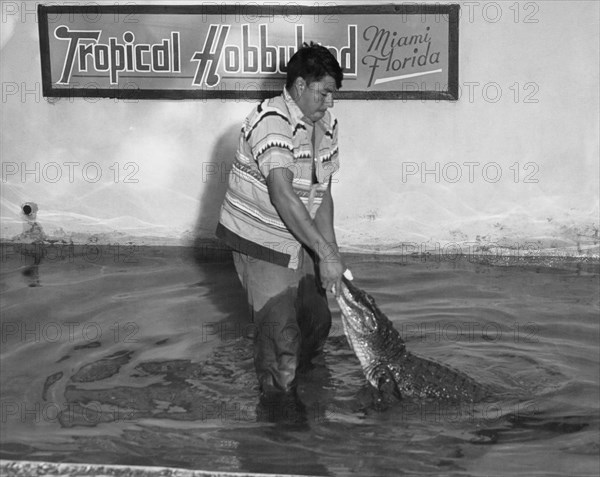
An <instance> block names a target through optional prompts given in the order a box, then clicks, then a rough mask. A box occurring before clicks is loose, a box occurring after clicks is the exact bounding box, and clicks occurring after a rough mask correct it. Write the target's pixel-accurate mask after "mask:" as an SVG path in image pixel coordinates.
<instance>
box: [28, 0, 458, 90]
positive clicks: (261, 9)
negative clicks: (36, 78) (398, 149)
mask: <svg viewBox="0 0 600 477" xmlns="http://www.w3.org/2000/svg"><path fill="white" fill-rule="evenodd" d="M240 7H243V8H244V13H245V14H248V15H255V16H257V17H259V16H273V15H275V16H278V15H284V14H285V12H284V8H285V6H281V5H258V4H248V5H241V6H240V4H221V5H217V4H211V5H138V4H123V5H86V6H81V5H42V4H39V5H38V27H39V39H40V55H41V73H42V93H43V95H44V96H46V97H54V98H65V97H66V98H74V97H83V98H114V99H127V100H132V99H151V100H157V99H167V100H182V99H202V100H206V99H223V100H243V99H250V100H260V99H265V98H268V97H272V96H274V95H275V94H277V93H275V94H274V91H273V90H271V89H264V90H248V91H239V90H231V89H230V90H227V89H221V90H206V89H194V88H189V89H150V88H148V89H145V88H144V89H141V88H119V87H117V88H98V87H70V88H67V87H55V86H54V85H53V83H52V76H51V75H52V70H51V52H50V37H49V16H50V15H62V14H66V15H71V16H73V15H77V14H85V15H94V14H95V15H98V14H102V15H136V14H151V15H161V14H168V15H221V16H223V15H236V14H238V15H239V9H240ZM295 7H296V8H297V10H298V11H299V12H301V13H302V15H312V16H323V17H325V16H328V15H329V16H331V15H368V14H384V15H422V16H425V15H436V16H440V15H448V21H447V23H448V38H447V47H448V51H447V54H448V68H447V75H446V79H447V82H446V83H445V84H444V86H446V88H444V89H439V90H438V89H437V88H436V89H431V90H394V91H376V90H371V91H368V90H346V89H345V88H344V87H342V88H341V89H340V90H339V91H337V92H336V94H335V97H336V99H351V100H400V99H401V100H435V101H457V100H458V98H459V81H458V75H459V33H458V30H459V28H458V27H459V12H460V6H459V5H458V4H386V5H345V6H303V5H295Z"/></svg>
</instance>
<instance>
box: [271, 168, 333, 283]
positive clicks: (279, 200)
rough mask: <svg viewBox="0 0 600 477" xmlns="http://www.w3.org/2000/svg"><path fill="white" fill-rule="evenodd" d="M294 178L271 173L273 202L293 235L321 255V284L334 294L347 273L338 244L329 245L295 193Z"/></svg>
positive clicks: (278, 171) (287, 172)
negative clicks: (333, 290) (340, 280)
mask: <svg viewBox="0 0 600 477" xmlns="http://www.w3.org/2000/svg"><path fill="white" fill-rule="evenodd" d="M293 178H294V176H293V173H292V171H291V170H290V169H287V168H285V167H277V168H274V169H271V171H270V172H269V175H268V176H267V186H268V188H269V195H270V197H271V202H272V203H273V206H274V207H275V210H277V212H278V213H279V216H280V217H281V219H282V220H283V223H284V224H285V225H286V227H287V228H288V229H289V230H290V232H291V233H292V234H293V235H294V236H295V237H296V238H297V239H298V240H299V241H300V242H302V243H303V244H304V245H306V246H307V247H309V248H310V249H311V250H313V251H314V252H315V253H316V254H317V256H318V257H319V271H320V274H321V282H322V284H323V287H324V288H325V289H326V290H331V289H332V286H333V285H335V284H336V283H337V282H338V281H339V279H340V277H341V275H342V274H343V273H344V270H343V265H342V260H341V257H340V255H339V252H338V251H337V247H335V244H332V243H328V242H327V240H326V238H325V237H324V236H323V235H322V234H321V232H320V231H319V229H318V228H317V226H316V225H315V223H314V221H313V220H312V219H311V218H310V215H309V213H308V210H307V209H306V207H305V206H304V204H303V203H302V201H301V200H300V199H299V198H298V196H297V195H296V193H295V192H294V189H293V187H292V180H293ZM338 288H339V287H336V290H335V291H336V293H337V292H339V290H338Z"/></svg>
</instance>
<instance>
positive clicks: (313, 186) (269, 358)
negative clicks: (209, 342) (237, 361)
mask: <svg viewBox="0 0 600 477" xmlns="http://www.w3.org/2000/svg"><path fill="white" fill-rule="evenodd" d="M342 79H343V73H342V69H341V68H340V65H339V64H338V62H337V60H336V58H335V57H334V56H333V55H332V54H331V53H330V52H329V50H327V49H326V48H325V47H322V46H320V45H317V44H313V43H311V44H310V45H307V44H304V46H303V47H302V48H300V49H299V50H298V51H297V52H296V53H295V54H294V56H293V57H292V58H291V59H290V61H289V63H288V66H287V80H286V86H285V88H284V90H283V94H281V95H280V96H277V97H275V98H271V99H267V100H265V101H263V102H261V103H260V104H259V105H258V106H257V107H256V108H255V109H254V111H252V113H251V114H250V115H249V116H248V117H247V118H246V120H245V122H244V125H243V127H242V132H241V135H240V139H239V146H238V149H237V152H236V157H235V161H234V164H233V168H232V171H231V173H230V177H229V184H228V189H227V193H226V196H225V200H224V202H223V205H222V208H221V215H220V219H219V225H218V228H217V236H218V237H219V238H221V239H222V240H224V241H225V243H226V244H228V245H229V246H230V247H231V248H232V249H233V250H234V252H233V255H234V257H233V258H234V263H235V267H236V270H237V273H238V276H239V278H240V280H241V282H242V285H243V286H244V288H245V290H246V293H247V297H248V303H249V305H250V310H251V314H252V318H253V321H254V324H255V330H256V335H255V338H254V339H255V342H254V364H255V367H256V372H257V377H258V381H259V384H260V388H261V392H262V395H263V396H265V395H273V394H277V393H289V392H293V391H294V390H295V384H296V371H297V370H298V369H299V368H310V366H311V362H312V360H313V359H314V358H316V357H317V356H318V355H319V354H320V352H321V351H322V349H323V345H324V343H325V339H326V338H327V335H328V333H329V329H330V327H331V313H330V311H329V307H328V304H327V297H326V293H325V292H326V291H333V290H335V291H336V292H337V291H339V290H340V281H341V277H342V274H343V272H344V266H343V263H342V259H341V257H340V254H339V251H338V246H337V242H336V238H335V233H334V229H333V200H332V197H331V182H332V181H331V177H332V174H333V173H334V172H335V171H336V170H337V168H338V148H337V137H338V124H337V120H336V119H335V118H334V117H333V115H332V114H331V113H330V112H329V111H328V108H330V107H332V106H333V94H334V92H335V91H336V90H337V89H339V88H340V87H341V84H342Z"/></svg>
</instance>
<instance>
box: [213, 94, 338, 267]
mask: <svg viewBox="0 0 600 477" xmlns="http://www.w3.org/2000/svg"><path fill="white" fill-rule="evenodd" d="M337 136H338V124H337V120H336V119H335V118H334V116H333V115H332V114H331V112H329V111H327V112H326V113H325V115H324V116H323V118H321V119H320V120H319V121H317V122H316V123H313V122H312V121H310V120H309V119H307V118H305V117H303V114H302V111H301V110H300V108H299V107H298V105H297V104H296V102H295V101H294V100H293V99H292V98H291V96H290V95H289V93H288V92H287V90H286V89H285V88H284V90H283V94H281V95H280V96H277V97H275V98H270V99H266V100H264V101H263V102H261V103H260V104H259V105H258V106H257V107H256V108H255V109H254V110H253V111H252V113H251V114H250V115H249V116H248V117H247V118H246V120H245V122H244V124H243V126H242V131H241V134H240V139H239V145H238V149H237V152H236V154H235V160H234V163H233V167H232V169H231V172H230V174H229V183H228V187H227V192H226V194H225V200H224V201H223V205H222V206H221V215H220V218H219V224H218V226H217V237H219V238H220V239H222V240H223V241H224V242H225V243H226V244H227V245H229V246H230V247H231V248H233V249H234V250H237V251H239V252H241V253H244V254H246V255H249V256H251V257H254V258H258V259H260V260H265V261H268V262H272V263H276V264H279V265H283V266H286V267H289V268H293V269H295V268H297V267H298V257H299V254H300V252H301V247H302V245H301V244H300V242H298V240H296V239H295V238H294V236H293V235H292V234H291V233H290V231H289V230H288V228H287V227H286V226H285V224H284V223H283V221H282V220H281V217H280V216H279V214H278V213H277V211H276V210H275V207H273V204H272V203H271V198H270V196H269V191H268V188H267V181H266V178H267V176H268V175H269V172H270V171H271V169H274V168H277V167H284V168H287V169H289V170H290V171H291V173H292V174H293V181H292V188H293V190H294V192H295V193H296V195H297V196H298V198H299V199H300V200H301V201H302V203H303V204H304V205H305V207H306V208H307V210H308V213H309V214H310V217H311V218H314V217H315V214H316V212H317V209H318V208H319V206H320V205H321V202H322V200H323V196H324V194H325V192H326V191H327V187H329V179H330V177H331V175H332V174H333V173H334V172H336V171H337V169H338V168H339V160H338V146H337ZM313 139H314V140H313Z"/></svg>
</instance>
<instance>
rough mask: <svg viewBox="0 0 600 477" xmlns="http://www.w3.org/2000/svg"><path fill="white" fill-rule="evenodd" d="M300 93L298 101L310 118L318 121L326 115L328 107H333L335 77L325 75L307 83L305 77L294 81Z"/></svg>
mask: <svg viewBox="0 0 600 477" xmlns="http://www.w3.org/2000/svg"><path fill="white" fill-rule="evenodd" d="M294 86H295V88H296V91H297V93H298V96H297V99H296V103H297V104H298V107H299V108H300V110H301V111H302V112H303V113H304V116H306V117H307V118H308V119H310V120H311V121H313V122H316V121H318V120H319V119H321V118H322V117H323V116H324V115H325V111H327V108H331V107H333V93H334V92H335V91H336V87H335V79H333V78H332V77H331V76H329V75H325V76H324V77H323V78H321V80H320V81H313V82H312V83H310V84H307V83H306V81H305V80H304V78H297V79H296V82H295V83H294Z"/></svg>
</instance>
